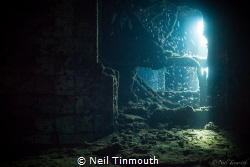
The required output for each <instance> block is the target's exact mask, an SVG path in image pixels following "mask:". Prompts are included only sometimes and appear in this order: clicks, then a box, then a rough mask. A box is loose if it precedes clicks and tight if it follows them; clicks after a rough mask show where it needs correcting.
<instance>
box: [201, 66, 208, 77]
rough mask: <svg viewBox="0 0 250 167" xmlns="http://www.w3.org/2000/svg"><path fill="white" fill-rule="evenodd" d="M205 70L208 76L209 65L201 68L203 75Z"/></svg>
mask: <svg viewBox="0 0 250 167" xmlns="http://www.w3.org/2000/svg"><path fill="white" fill-rule="evenodd" d="M204 72H206V78H208V67H205V68H203V67H202V68H201V74H202V76H203V74H204Z"/></svg>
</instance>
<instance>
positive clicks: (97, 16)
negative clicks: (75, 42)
mask: <svg viewBox="0 0 250 167" xmlns="http://www.w3.org/2000/svg"><path fill="white" fill-rule="evenodd" d="M96 63H99V0H96Z"/></svg>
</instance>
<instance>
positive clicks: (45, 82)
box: [0, 0, 117, 143]
mask: <svg viewBox="0 0 250 167" xmlns="http://www.w3.org/2000/svg"><path fill="white" fill-rule="evenodd" d="M7 5H8V4H7ZM10 6H11V8H9V10H8V12H7V13H6V17H7V18H5V24H4V28H5V32H6V33H5V34H4V35H3V36H2V37H3V39H4V47H3V48H4V49H3V54H2V56H1V61H0V63H1V66H0V67H1V69H0V70H1V76H0V85H1V87H0V98H1V103H2V104H1V113H2V116H1V124H2V125H1V128H2V132H3V134H5V135H4V137H3V139H4V140H5V142H12V143H82V142H84V141H87V140H91V139H95V138H98V137H101V136H104V135H106V134H108V133H110V132H112V131H113V128H114V124H113V123H114V121H115V120H114V119H115V118H114V116H115V114H114V113H115V112H117V103H116V102H115V101H116V99H115V98H114V97H115V96H114V94H116V95H117V92H116V91H117V85H116V84H117V82H114V80H116V77H115V76H108V75H105V74H103V73H102V71H103V69H102V67H101V66H100V65H99V64H96V4H95V1H93V0H60V1H50V0H45V1H40V2H33V1H30V2H29V1H27V2H24V3H21V2H20V4H15V5H13V4H9V7H10ZM13 6H14V7H13ZM12 9H13V10H12ZM115 92H116V93H115Z"/></svg>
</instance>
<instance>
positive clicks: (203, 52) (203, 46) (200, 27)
mask: <svg viewBox="0 0 250 167" xmlns="http://www.w3.org/2000/svg"><path fill="white" fill-rule="evenodd" d="M203 31H204V22H203V20H200V21H198V23H197V29H196V34H197V38H198V40H199V48H198V50H199V54H200V56H202V57H205V58H207V52H208V51H207V43H208V41H207V38H206V37H205V36H204V35H203Z"/></svg>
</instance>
